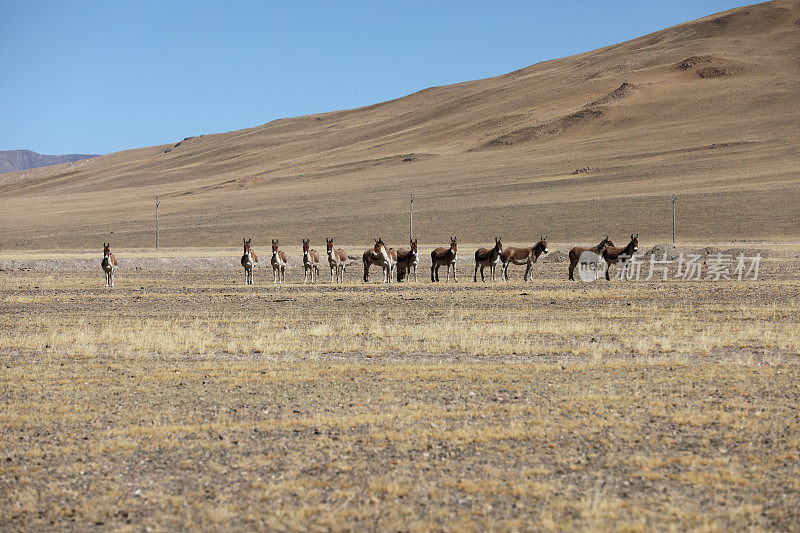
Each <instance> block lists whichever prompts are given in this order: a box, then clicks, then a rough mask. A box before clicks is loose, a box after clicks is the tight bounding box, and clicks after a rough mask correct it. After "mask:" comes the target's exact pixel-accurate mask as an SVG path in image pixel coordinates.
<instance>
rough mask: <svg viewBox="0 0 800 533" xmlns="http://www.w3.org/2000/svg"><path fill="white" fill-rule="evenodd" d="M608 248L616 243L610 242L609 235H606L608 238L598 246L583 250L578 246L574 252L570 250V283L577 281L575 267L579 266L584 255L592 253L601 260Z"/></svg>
mask: <svg viewBox="0 0 800 533" xmlns="http://www.w3.org/2000/svg"><path fill="white" fill-rule="evenodd" d="M606 246H614V243H613V242H611V241H610V240H608V235H606V238H605V239H603V240H602V241H600V244H598V245H597V246H592V247H591V248H583V247H582V246H576V247H574V248H573V249H572V250H570V251H569V279H570V281H575V267H576V266H577V264H578V261H579V260H580V258H581V254H582V253H584V252H591V253H592V254H594V255H595V256H597V258H598V259H599V258H600V257H602V256H603V251H604V250H605V249H606Z"/></svg>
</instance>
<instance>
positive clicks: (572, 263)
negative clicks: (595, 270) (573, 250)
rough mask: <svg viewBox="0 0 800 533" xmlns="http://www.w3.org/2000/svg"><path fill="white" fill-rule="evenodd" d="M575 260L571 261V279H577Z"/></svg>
mask: <svg viewBox="0 0 800 533" xmlns="http://www.w3.org/2000/svg"><path fill="white" fill-rule="evenodd" d="M575 263H576V262H575V261H570V262H569V278H568V279H569V280H570V281H575Z"/></svg>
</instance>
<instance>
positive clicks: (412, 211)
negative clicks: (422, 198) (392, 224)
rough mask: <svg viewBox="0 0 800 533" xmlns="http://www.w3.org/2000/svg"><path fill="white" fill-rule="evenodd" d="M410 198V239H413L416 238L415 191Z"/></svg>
mask: <svg viewBox="0 0 800 533" xmlns="http://www.w3.org/2000/svg"><path fill="white" fill-rule="evenodd" d="M409 198H410V199H411V216H410V217H409V220H408V240H409V241H413V240H414V193H413V192H412V193H411V194H410V195H409Z"/></svg>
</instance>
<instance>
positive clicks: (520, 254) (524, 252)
mask: <svg viewBox="0 0 800 533" xmlns="http://www.w3.org/2000/svg"><path fill="white" fill-rule="evenodd" d="M543 253H544V254H546V253H547V236H542V238H541V239H539V242H538V243H536V244H535V245H533V246H531V247H530V248H514V247H513V246H506V247H505V248H503V253H502V254H500V260H501V261H502V262H503V279H504V280H506V281H508V265H509V264H510V263H514V264H515V265H526V268H525V275H524V276H522V279H524V280H525V281H528V274H530V272H531V267H532V265H533V264H534V263H535V262H536V260H537V259H539V256H540V255H541V254H543ZM531 279H533V276H531Z"/></svg>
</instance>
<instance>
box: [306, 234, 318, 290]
mask: <svg viewBox="0 0 800 533" xmlns="http://www.w3.org/2000/svg"><path fill="white" fill-rule="evenodd" d="M310 242H311V239H303V283H307V282H308V277H309V276H311V283H314V282H315V281H319V254H318V253H317V251H316V250H309V249H308V246H309V243H310ZM314 274H316V278H315V277H314Z"/></svg>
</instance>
